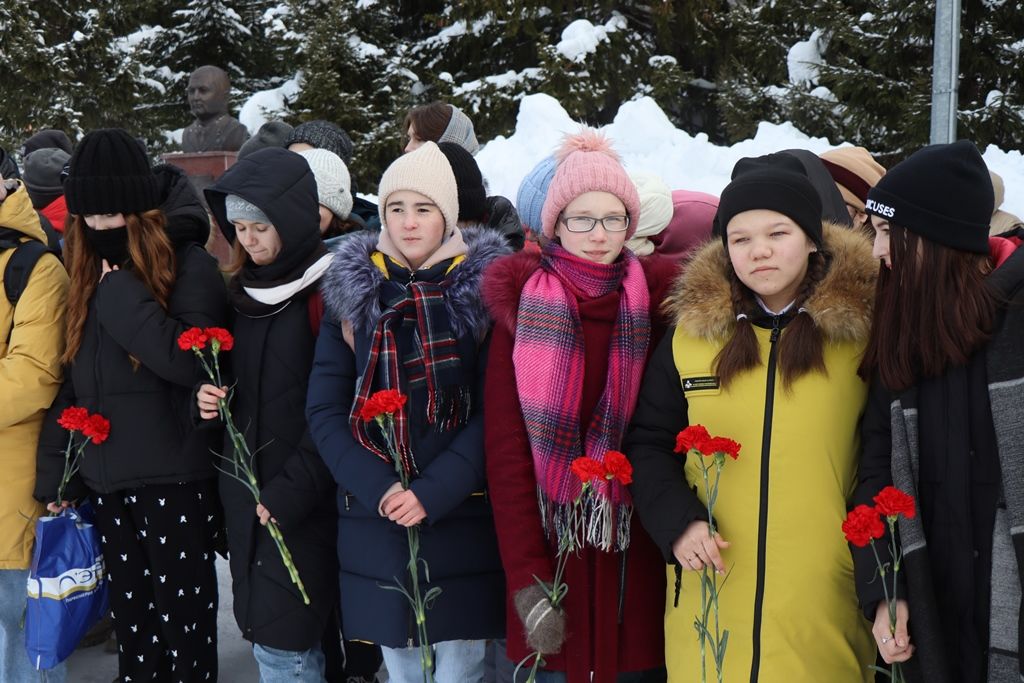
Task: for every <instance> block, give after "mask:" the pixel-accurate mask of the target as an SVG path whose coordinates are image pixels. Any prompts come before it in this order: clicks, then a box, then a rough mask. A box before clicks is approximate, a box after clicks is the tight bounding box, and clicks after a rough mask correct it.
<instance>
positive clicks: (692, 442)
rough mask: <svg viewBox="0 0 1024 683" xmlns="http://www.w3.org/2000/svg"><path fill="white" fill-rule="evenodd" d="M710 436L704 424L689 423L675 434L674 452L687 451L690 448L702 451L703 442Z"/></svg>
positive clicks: (690, 449)
mask: <svg viewBox="0 0 1024 683" xmlns="http://www.w3.org/2000/svg"><path fill="white" fill-rule="evenodd" d="M710 438H711V435H710V434H708V430H707V429H705V428H704V425H690V426H689V427H687V428H686V429H684V430H683V431H681V432H679V434H677V435H676V449H675V450H676V453H683V454H684V455H685V454H686V453H689V452H690V451H692V450H698V451H701V452H703V450H704V449H703V445H704V442H705V441H707V440H708V439H710Z"/></svg>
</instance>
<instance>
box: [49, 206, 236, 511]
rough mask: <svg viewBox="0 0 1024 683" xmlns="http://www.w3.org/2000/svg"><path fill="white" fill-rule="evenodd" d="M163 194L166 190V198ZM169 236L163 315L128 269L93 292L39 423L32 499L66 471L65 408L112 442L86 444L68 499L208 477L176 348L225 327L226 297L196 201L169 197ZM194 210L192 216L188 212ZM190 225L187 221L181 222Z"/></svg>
mask: <svg viewBox="0 0 1024 683" xmlns="http://www.w3.org/2000/svg"><path fill="white" fill-rule="evenodd" d="M166 191H167V188H166V187H165V192H166ZM164 199H165V202H166V206H165V207H161V208H166V211H167V212H166V213H165V215H166V216H167V217H168V222H167V226H166V232H167V235H168V237H170V239H171V243H172V245H173V246H174V253H175V261H176V271H175V284H174V288H173V290H172V291H171V295H170V298H169V299H168V302H167V310H164V309H163V308H161V306H160V304H158V303H157V301H156V299H155V298H154V297H153V295H152V293H151V292H150V291H149V289H147V288H146V285H145V284H143V282H142V280H141V279H139V277H138V276H137V275H136V274H135V273H134V272H133V270H132V269H131V268H127V267H126V268H122V269H121V270H118V271H115V272H111V273H108V274H107V275H106V276H105V277H104V278H103V280H102V281H101V282H100V283H99V285H98V286H97V287H96V291H95V293H94V295H93V297H92V300H91V301H90V302H89V313H88V317H87V318H86V322H85V328H84V330H83V333H82V344H81V347H80V348H79V349H78V353H77V354H76V355H75V360H74V361H73V363H72V364H71V367H70V368H69V369H68V370H67V371H66V372H65V380H64V384H63V386H62V387H61V391H60V394H58V396H57V399H56V400H55V401H54V403H53V406H52V407H51V408H50V410H49V412H48V413H47V416H46V420H45V421H44V423H43V431H42V434H41V435H40V439H39V455H38V464H37V477H36V489H35V496H36V498H37V499H39V500H44V501H48V500H53V495H54V493H55V492H56V490H57V486H58V483H59V481H60V477H61V473H62V471H63V467H64V457H63V451H64V446H65V445H66V442H67V432H65V431H64V430H63V429H62V428H61V427H60V426H59V425H58V424H57V418H58V417H60V414H61V412H62V411H63V410H64V408H67V407H68V406H71V405H78V406H83V407H85V408H87V409H88V410H89V411H90V412H99V413H101V414H102V415H103V416H105V417H106V418H107V419H109V420H110V438H109V439H108V440H107V441H106V442H104V443H102V444H100V445H90V446H89V447H88V448H87V449H86V453H85V457H84V458H83V459H82V463H81V469H80V470H79V475H78V478H76V480H75V481H73V482H72V485H71V487H69V489H68V495H67V498H68V499H74V498H80V497H82V496H84V495H85V494H86V493H87V491H86V489H85V488H83V486H82V484H83V483H84V485H85V486H86V487H88V490H90V491H93V492H96V493H110V492H113V491H120V490H123V489H129V488H138V487H140V486H145V485H147V484H167V483H174V482H186V481H195V480H199V479H209V478H212V477H213V476H214V475H215V474H216V472H215V471H214V469H213V461H212V458H211V455H210V446H211V442H210V436H211V435H210V433H209V432H208V431H206V430H196V429H195V428H194V426H193V423H192V420H191V418H190V407H191V403H192V400H193V399H192V395H193V392H192V389H193V387H194V386H195V383H196V382H197V381H198V380H199V378H200V374H199V372H200V369H199V365H198V363H197V361H196V358H195V356H194V355H193V354H191V353H187V352H184V351H182V350H181V349H180V348H178V344H177V338H178V335H180V334H181V333H182V332H183V331H185V330H186V329H188V328H189V327H193V326H199V327H211V326H218V327H219V326H223V325H224V323H225V319H226V316H227V296H226V292H225V289H224V281H223V279H222V278H221V276H220V273H219V272H218V270H217V263H216V261H215V260H214V259H213V257H212V256H210V255H209V254H207V253H206V251H205V250H204V249H203V245H204V244H205V243H206V238H207V237H208V235H209V224H207V223H206V222H205V221H202V220H197V218H198V216H199V215H200V214H197V213H196V207H197V208H198V211H200V212H201V211H202V207H201V206H198V204H197V203H198V198H197V197H196V195H195V193H194V192H192V193H175V194H174V195H173V197H172V196H170V195H168V194H165V195H164ZM190 203H194V204H196V207H193V208H192V209H190V208H189V206H188V205H189V204H190ZM186 216H187V217H188V218H183V217H186Z"/></svg>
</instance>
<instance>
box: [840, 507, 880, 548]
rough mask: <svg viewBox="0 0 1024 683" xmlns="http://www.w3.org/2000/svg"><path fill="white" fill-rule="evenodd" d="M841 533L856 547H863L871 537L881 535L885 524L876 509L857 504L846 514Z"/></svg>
mask: <svg viewBox="0 0 1024 683" xmlns="http://www.w3.org/2000/svg"><path fill="white" fill-rule="evenodd" d="M843 533H844V534H846V540H847V541H849V542H850V543H852V544H853V545H855V546H857V547H858V548H863V547H864V546H866V545H867V544H868V543H870V542H871V540H872V539H875V538H881V537H882V534H884V533H885V525H884V524H883V523H882V517H881V515H879V514H878V510H876V509H875V508H873V507H870V506H868V505H858V506H857V507H855V508H853V509H852V510H850V512H849V514H848V515H846V520H845V521H844V522H843Z"/></svg>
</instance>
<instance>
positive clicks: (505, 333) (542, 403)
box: [484, 130, 674, 683]
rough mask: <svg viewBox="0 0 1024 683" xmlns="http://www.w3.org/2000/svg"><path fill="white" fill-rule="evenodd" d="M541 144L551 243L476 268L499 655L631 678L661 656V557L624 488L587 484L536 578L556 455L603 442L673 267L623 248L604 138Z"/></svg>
mask: <svg viewBox="0 0 1024 683" xmlns="http://www.w3.org/2000/svg"><path fill="white" fill-rule="evenodd" d="M557 158H558V167H557V169H556V171H555V175H554V178H553V179H552V182H551V185H550V187H549V189H548V195H547V199H546V201H545V203H544V208H543V211H542V228H543V233H544V235H545V237H547V238H548V239H549V240H551V241H550V242H549V243H548V244H547V245H546V246H545V247H544V249H543V252H542V253H540V254H536V253H520V254H515V255H513V256H510V257H506V258H503V259H499V260H498V261H496V262H495V263H494V264H493V265H492V266H491V268H490V269H489V270H488V272H487V274H486V276H485V280H484V298H485V301H486V302H487V304H488V306H489V307H490V309H491V313H492V315H493V316H494V318H495V321H496V324H495V328H494V333H493V337H492V341H491V348H490V358H489V361H488V367H487V385H486V390H485V391H486V395H485V400H484V405H485V409H484V422H485V452H486V454H487V479H488V482H489V487H488V488H489V495H490V497H491V501H492V504H493V507H494V520H495V525H496V528H497V532H498V546H499V549H500V551H501V559H502V564H503V565H504V567H505V573H506V577H507V580H508V584H507V585H508V588H507V591H508V596H507V597H508V603H509V609H508V655H509V657H510V659H511V660H512V661H513V662H518V661H520V660H522V659H524V658H525V657H527V656H528V655H530V653H531V652H534V651H539V652H541V653H543V659H544V664H543V667H542V670H541V672H540V673H539V675H538V677H537V680H538V681H557V682H565V681H567V682H568V683H584V682H589V681H591V680H593V681H594V682H595V683H615V682H616V681H625V680H630V681H633V680H643V678H642V672H646V671H650V670H652V669H655V670H657V669H660V667H662V665H663V652H662V649H661V648H662V646H663V634H662V613H663V609H664V604H663V601H664V598H663V594H661V593H660V591H662V590H663V587H664V579H663V575H664V565H663V562H662V561H661V558H660V556H659V555H658V552H657V550H656V549H655V547H654V545H653V543H652V542H651V540H650V539H649V538H648V537H647V536H646V535H645V534H644V532H643V530H642V529H641V528H640V526H639V524H638V523H637V522H636V521H635V520H634V519H633V517H632V510H633V508H632V502H631V499H630V494H629V491H628V490H627V488H626V487H625V486H623V485H621V484H620V483H618V482H617V481H616V482H612V483H610V484H607V485H606V484H601V485H599V486H598V487H597V489H596V491H595V494H594V495H595V499H594V505H592V506H588V508H587V509H588V512H587V513H586V514H584V515H583V517H582V519H579V518H577V519H576V521H577V523H576V524H573V525H572V526H573V528H574V529H575V530H576V532H577V538H579V539H580V540H581V542H583V548H582V550H580V551H579V552H578V553H575V554H572V555H570V556H569V560H568V564H567V568H566V571H565V575H564V577H563V578H564V581H565V583H566V584H567V585H568V588H569V590H568V593H567V595H566V597H565V599H564V600H563V601H562V602H561V604H560V606H559V608H556V609H552V608H551V605H550V602H549V601H548V597H547V593H546V592H545V590H544V589H542V588H541V586H539V585H538V580H539V581H543V582H544V583H545V584H547V585H548V586H550V585H551V583H552V581H553V577H554V567H555V559H556V554H557V553H556V549H557V547H558V532H557V530H558V529H564V528H565V527H566V526H567V525H570V515H569V512H570V509H571V506H572V501H573V500H574V499H575V498H576V497H577V496H579V494H580V487H581V485H580V482H579V480H578V479H577V478H576V477H575V476H574V475H573V474H572V472H571V470H570V464H571V463H572V461H573V460H574V459H576V458H578V457H581V456H584V455H586V456H590V457H592V458H594V459H596V460H603V458H604V455H605V453H606V452H607V451H609V450H618V449H619V445H620V442H621V440H622V436H623V432H624V430H625V427H626V425H627V424H628V423H629V418H630V416H631V414H632V412H633V407H634V405H635V403H636V397H637V392H638V390H639V387H640V378H641V375H642V372H643V367H644V363H645V361H646V359H647V353H648V349H650V348H653V344H654V341H655V340H653V339H652V313H653V312H655V311H656V310H657V308H658V304H659V303H660V300H661V293H662V291H663V289H664V286H665V285H667V284H668V282H669V280H670V278H671V275H672V272H673V271H674V267H673V266H672V265H671V264H669V263H667V262H664V261H660V262H659V261H647V262H641V260H640V259H638V258H637V257H636V256H635V255H634V254H633V253H632V252H631V251H629V250H628V249H625V248H624V246H623V245H624V243H625V241H626V240H627V239H628V238H629V237H630V236H631V235H632V233H633V232H634V231H635V228H636V224H637V220H638V214H639V210H640V202H639V199H638V197H637V191H636V187H635V186H634V185H633V183H632V181H630V179H629V176H627V175H626V172H625V171H624V170H623V168H622V166H621V164H620V163H619V159H618V156H617V155H616V154H615V152H614V151H612V149H611V147H610V145H609V143H608V141H607V140H606V139H605V138H604V137H602V136H601V135H599V134H598V133H597V132H595V131H589V130H588V131H584V132H582V133H580V134H579V135H575V136H572V137H570V138H568V139H567V140H566V142H565V144H564V146H563V148H562V150H561V151H560V152H559V154H558V157H557ZM654 327H655V328H660V325H658V324H657V323H656V324H655V326H654ZM530 663H532V660H531V662H530ZM620 673H627V675H623V676H621V677H620ZM591 674H593V679H592V678H591ZM655 676H657V673H655ZM654 680H656V678H655V679H654Z"/></svg>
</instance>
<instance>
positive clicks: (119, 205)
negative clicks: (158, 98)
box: [64, 128, 160, 215]
mask: <svg viewBox="0 0 1024 683" xmlns="http://www.w3.org/2000/svg"><path fill="white" fill-rule="evenodd" d="M64 198H65V201H66V202H67V205H68V212H70V213H76V214H80V215H85V214H100V213H142V212H144V211H149V210H151V209H155V208H157V207H158V206H160V191H159V187H158V183H157V179H156V176H155V175H153V171H152V170H150V168H149V161H148V160H147V159H146V155H145V154H143V152H142V148H141V147H139V143H138V142H136V141H135V139H134V138H133V137H132V136H131V135H129V134H128V133H127V132H125V131H124V130H122V129H120V128H106V129H101V130H94V131H92V132H91V133H89V134H87V135H86V136H85V137H84V138H82V141H81V142H79V143H78V146H76V147H75V151H74V153H73V154H72V155H71V162H70V169H69V171H68V177H67V180H65V181H64Z"/></svg>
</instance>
